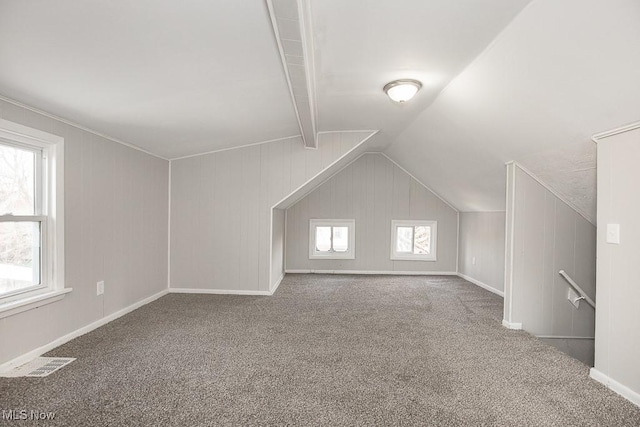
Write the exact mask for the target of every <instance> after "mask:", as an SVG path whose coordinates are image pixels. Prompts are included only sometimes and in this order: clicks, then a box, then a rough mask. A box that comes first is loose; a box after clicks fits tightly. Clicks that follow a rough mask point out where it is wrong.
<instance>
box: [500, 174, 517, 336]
mask: <svg viewBox="0 0 640 427" xmlns="http://www.w3.org/2000/svg"><path fill="white" fill-rule="evenodd" d="M510 169H511V172H512V173H511V176H510V174H509V172H510ZM506 175H507V185H506V198H505V203H506V201H507V200H509V193H511V206H507V209H508V210H509V211H510V213H511V221H509V220H508V219H509V215H507V214H506V211H505V233H504V236H505V238H504V240H505V251H504V254H505V261H504V266H505V269H504V271H505V276H504V292H505V295H508V298H505V307H506V308H508V310H507V311H508V313H504V314H503V315H508V318H509V320H511V317H512V316H513V263H514V261H513V258H514V256H513V254H514V250H515V237H514V234H515V215H514V214H515V210H516V190H515V188H516V173H515V167H513V168H510V167H509V165H508V164H507V165H506ZM509 229H511V233H509ZM509 237H511V238H509ZM507 267H508V268H507ZM507 271H508V272H509V274H507ZM507 290H508V291H509V292H507ZM503 324H504V322H503Z"/></svg>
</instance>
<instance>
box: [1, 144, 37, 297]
mask: <svg viewBox="0 0 640 427" xmlns="http://www.w3.org/2000/svg"><path fill="white" fill-rule="evenodd" d="M35 164H36V153H35V152H34V151H29V150H23V149H20V148H17V147H13V146H8V145H2V144H0V215H16V216H17V215H34V214H35V213H36V212H35V197H36V194H35V188H36V185H35V179H36V168H35ZM39 228H40V224H39V223H38V222H11V221H10V218H9V221H4V222H0V294H3V293H7V292H11V291H15V290H19V289H22V288H26V287H30V286H33V285H34V284H38V283H39V277H38V276H39V274H37V270H39V266H36V265H34V264H35V263H34V261H36V262H38V263H39V256H40V255H39V250H40V243H39V240H40V229H39ZM34 258H35V259H34Z"/></svg>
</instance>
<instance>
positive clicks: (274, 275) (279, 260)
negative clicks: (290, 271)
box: [271, 209, 286, 288]
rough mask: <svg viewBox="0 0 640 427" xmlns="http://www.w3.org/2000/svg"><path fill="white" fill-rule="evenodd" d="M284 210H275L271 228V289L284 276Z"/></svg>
mask: <svg viewBox="0 0 640 427" xmlns="http://www.w3.org/2000/svg"><path fill="white" fill-rule="evenodd" d="M285 216H286V211H285V210H284V209H274V210H273V225H272V226H271V236H272V238H271V287H272V288H273V286H274V285H276V284H277V283H278V281H279V280H281V279H282V277H283V275H284V242H285V224H286V223H285Z"/></svg>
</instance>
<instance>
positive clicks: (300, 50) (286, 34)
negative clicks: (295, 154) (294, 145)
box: [266, 0, 318, 148]
mask: <svg viewBox="0 0 640 427" xmlns="http://www.w3.org/2000/svg"><path fill="white" fill-rule="evenodd" d="M266 2H267V7H268V9H269V15H270V17H271V23H272V25H273V32H274V34H275V37H276V42H277V43H278V50H279V51H280V59H281V60H282V66H283V68H284V72H285V75H286V78H287V84H288V85H289V94H290V95H291V100H292V101H293V107H294V109H295V112H296V117H297V119H298V126H299V127H300V133H301V135H302V141H303V143H304V145H305V147H306V148H318V131H317V127H316V123H317V108H316V91H315V77H314V62H313V36H312V34H311V15H310V9H309V2H308V0H266Z"/></svg>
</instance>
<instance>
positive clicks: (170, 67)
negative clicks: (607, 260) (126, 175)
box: [0, 0, 640, 219]
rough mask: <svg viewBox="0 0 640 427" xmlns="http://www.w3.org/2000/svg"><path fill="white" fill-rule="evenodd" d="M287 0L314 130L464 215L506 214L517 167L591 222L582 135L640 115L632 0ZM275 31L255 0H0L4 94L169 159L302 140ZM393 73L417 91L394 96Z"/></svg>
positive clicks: (636, 9) (639, 36) (637, 14)
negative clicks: (381, 155)
mask: <svg viewBox="0 0 640 427" xmlns="http://www.w3.org/2000/svg"><path fill="white" fill-rule="evenodd" d="M273 1H274V2H276V3H277V2H278V1H279V0H273ZM295 1H297V4H298V5H304V7H299V8H298V10H304V11H306V13H308V15H307V16H306V18H307V19H305V20H304V21H305V22H309V23H310V26H311V28H310V29H309V28H307V32H310V34H312V37H311V39H312V40H311V46H312V47H311V49H310V50H311V55H305V60H306V61H309V64H307V65H310V66H311V67H310V68H308V69H310V70H311V71H310V73H312V75H311V77H313V78H312V79H311V80H310V81H311V82H312V83H313V85H314V90H315V94H316V96H315V99H316V105H315V110H316V111H317V116H318V122H317V125H318V130H319V131H360V130H378V131H379V132H378V133H377V134H376V136H375V146H376V147H378V149H380V150H384V151H385V153H386V154H387V155H389V156H390V157H391V158H393V159H394V160H395V161H396V162H398V163H400V164H401V165H402V166H403V167H405V168H406V169H407V170H408V171H409V172H411V173H412V174H413V175H415V176H416V177H417V178H418V179H420V180H421V181H422V182H425V183H427V184H428V185H429V186H430V187H431V188H433V190H434V191H436V192H437V193H438V194H440V195H441V196H443V197H444V198H445V199H447V200H448V201H449V202H451V203H452V204H453V205H454V206H455V207H456V208H458V209H459V210H462V211H491V210H503V209H504V186H505V178H504V163H505V162H507V161H511V160H516V161H518V162H519V163H521V164H522V165H523V166H524V167H526V168H527V169H529V170H530V171H531V172H533V173H534V174H536V175H538V177H539V178H541V179H542V180H543V181H544V182H546V183H547V184H548V185H549V186H551V187H552V188H553V189H554V190H555V191H556V192H557V193H559V194H560V195H562V196H563V197H564V198H565V199H566V200H568V201H569V202H570V203H571V204H572V205H573V206H574V207H576V208H577V209H578V210H579V211H580V212H581V213H583V214H584V215H585V216H587V217H588V218H592V219H593V218H595V145H594V144H593V143H592V142H591V141H590V137H591V135H592V134H594V133H597V132H601V131H604V130H608V129H611V128H615V127H618V126H621V125H624V124H627V123H630V122H634V121H637V120H639V119H640V117H639V115H640V114H639V112H640V85H639V84H638V82H637V80H638V75H639V73H638V70H639V69H640V48H638V46H640V24H639V23H640V2H638V0H614V1H606V2H605V1H602V0H533V1H531V0H484V1H477V0H456V1H451V0H401V1H390V0H376V1H371V0H349V1H344V0H295ZM298 18H300V16H299V17H298ZM293 21H295V19H294V20H293ZM301 22H302V21H301ZM271 24H272V23H271V21H270V18H269V13H268V8H267V4H266V0H246V1H242V2H240V1H234V0H215V1H207V2H205V1H197V0H189V1H184V2H180V3H179V4H178V3H176V2H174V1H170V0H138V1H135V2H127V1H123V0H109V1H107V0H101V1H91V2H86V1H80V0H57V1H46V0H31V1H12V0H0V63H1V64H2V66H1V67H0V95H4V96H7V97H9V98H12V99H15V100H17V101H20V102H22V103H25V104H28V105H30V106H32V107H36V108H39V109H42V110H45V111H47V112H49V113H52V114H55V115H58V116H61V117H63V118H66V119H69V120H71V121H74V122H77V123H79V124H81V125H83V126H86V127H89V128H92V129H94V130H96V131H99V132H102V133H105V134H107V135H110V136H112V137H115V138H118V139H121V140H123V141H125V142H128V143H130V144H133V145H137V146H139V147H141V148H143V149H146V150H148V151H150V152H152V153H156V154H158V155H161V156H164V157H167V158H176V157H180V156H186V155H191V154H198V153H203V152H207V151H212V150H218V149H224V148H232V147H238V146H242V145H246V144H250V143H255V142H262V141H267V140H272V139H278V138H285V137H291V136H295V135H299V134H300V128H299V126H298V122H297V119H296V115H295V111H294V108H293V104H292V99H291V97H290V92H289V88H288V87H287V78H286V75H285V72H284V69H283V64H282V62H281V58H280V55H279V51H278V45H277V42H276V38H275V36H274V31H273V28H272V26H271ZM301 34H302V33H301ZM396 78H417V79H419V80H421V81H422V82H423V84H424V86H423V89H422V90H421V91H420V92H419V93H418V95H417V96H416V97H415V98H414V99H413V100H412V101H411V102H408V103H406V104H404V105H400V104H396V103H393V102H392V101H390V100H389V99H388V98H387V97H386V96H385V95H384V93H383V92H382V87H383V85H384V84H385V83H387V82H388V81H391V80H393V79H396Z"/></svg>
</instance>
